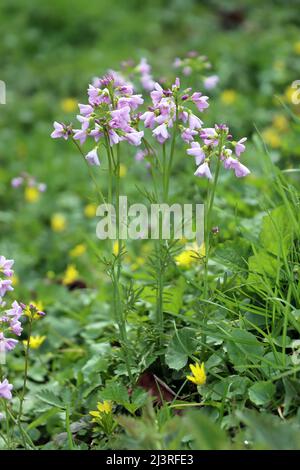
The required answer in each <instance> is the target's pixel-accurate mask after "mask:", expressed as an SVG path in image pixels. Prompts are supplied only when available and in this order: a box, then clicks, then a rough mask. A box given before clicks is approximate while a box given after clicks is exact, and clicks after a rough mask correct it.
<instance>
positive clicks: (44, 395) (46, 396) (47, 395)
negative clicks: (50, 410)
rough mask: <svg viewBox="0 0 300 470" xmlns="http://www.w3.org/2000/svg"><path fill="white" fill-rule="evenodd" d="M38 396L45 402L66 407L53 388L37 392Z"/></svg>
mask: <svg viewBox="0 0 300 470" xmlns="http://www.w3.org/2000/svg"><path fill="white" fill-rule="evenodd" d="M36 397H37V398H39V399H40V400H41V401H43V402H44V403H47V404H48V405H51V406H56V407H58V408H62V409H65V405H64V403H63V402H62V401H61V399H60V398H59V396H57V395H55V393H54V392H52V391H51V390H47V389H43V390H41V391H40V392H39V393H37V394H36Z"/></svg>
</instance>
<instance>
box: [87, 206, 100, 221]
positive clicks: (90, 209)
mask: <svg viewBox="0 0 300 470" xmlns="http://www.w3.org/2000/svg"><path fill="white" fill-rule="evenodd" d="M96 210H97V206H96V204H87V205H86V206H85V208H84V215H85V216H86V217H88V218H89V219H91V218H92V217H95V215H96Z"/></svg>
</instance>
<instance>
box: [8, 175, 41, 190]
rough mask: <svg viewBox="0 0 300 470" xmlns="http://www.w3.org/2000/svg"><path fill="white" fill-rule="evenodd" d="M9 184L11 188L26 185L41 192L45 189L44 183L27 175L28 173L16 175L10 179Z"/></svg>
mask: <svg viewBox="0 0 300 470" xmlns="http://www.w3.org/2000/svg"><path fill="white" fill-rule="evenodd" d="M11 185H12V187H13V188H19V187H20V186H23V185H25V186H28V187H30V188H36V189H37V190H38V191H39V192H40V193H43V192H45V191H46V189H47V185H46V184H45V183H39V182H37V181H36V179H35V178H34V177H33V176H31V175H29V174H28V173H21V175H20V176H16V177H15V178H13V179H12V180H11Z"/></svg>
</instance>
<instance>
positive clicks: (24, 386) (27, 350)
mask: <svg viewBox="0 0 300 470" xmlns="http://www.w3.org/2000/svg"><path fill="white" fill-rule="evenodd" d="M32 322H33V319H32V317H31V316H30V317H29V330H28V337H27V342H26V348H25V366H24V380H23V388H22V392H21V396H20V406H19V413H18V417H17V422H18V426H19V427H20V426H21V418H22V414H23V403H24V399H25V393H26V386H27V379H28V366H29V351H30V338H31V332H32ZM22 437H23V442H24V446H25V448H26V441H25V439H24V435H23V433H22Z"/></svg>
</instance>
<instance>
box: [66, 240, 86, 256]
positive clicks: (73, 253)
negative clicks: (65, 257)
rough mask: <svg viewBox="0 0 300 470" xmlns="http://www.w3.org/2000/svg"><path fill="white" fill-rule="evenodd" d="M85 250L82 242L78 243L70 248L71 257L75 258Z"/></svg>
mask: <svg viewBox="0 0 300 470" xmlns="http://www.w3.org/2000/svg"><path fill="white" fill-rule="evenodd" d="M85 252H86V246H85V244H84V243H79V245H76V246H74V248H73V249H72V250H70V253H69V254H70V256H71V258H77V257H78V256H81V255H83V254H84V253H85Z"/></svg>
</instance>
